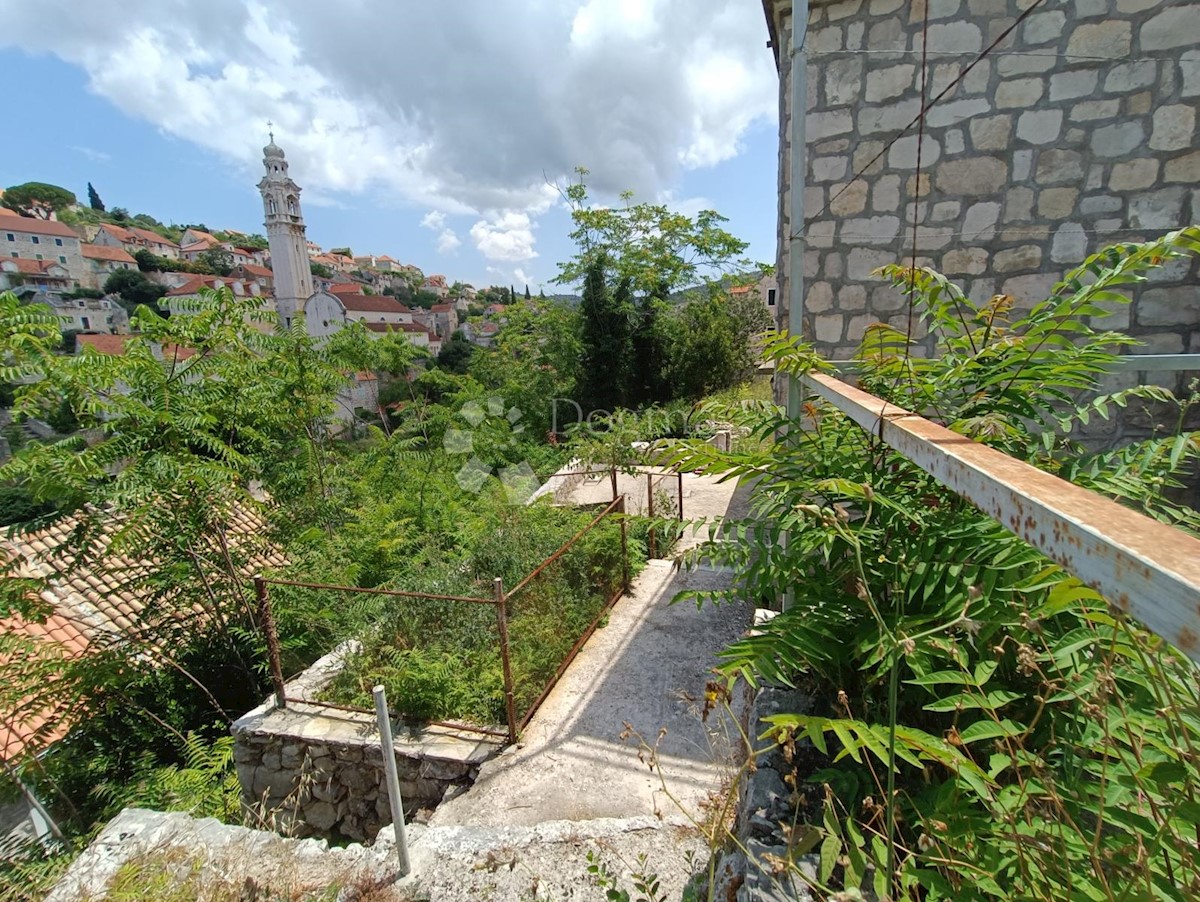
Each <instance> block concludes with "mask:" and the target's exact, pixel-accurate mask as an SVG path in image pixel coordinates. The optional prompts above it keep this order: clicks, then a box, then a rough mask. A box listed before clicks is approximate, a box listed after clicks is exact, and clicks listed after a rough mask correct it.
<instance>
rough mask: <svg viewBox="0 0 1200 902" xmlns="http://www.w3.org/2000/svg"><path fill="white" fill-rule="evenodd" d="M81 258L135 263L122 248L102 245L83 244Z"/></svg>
mask: <svg viewBox="0 0 1200 902" xmlns="http://www.w3.org/2000/svg"><path fill="white" fill-rule="evenodd" d="M82 251H83V256H84V257H86V258H87V259H89V260H111V261H113V262H114V263H136V262H137V261H136V260H134V259H133V257H131V256H129V254H128V253H126V251H125V249H124V248H122V247H108V246H107V245H104V244H85V245H84V246H83V248H82Z"/></svg>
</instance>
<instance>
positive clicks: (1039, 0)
mask: <svg viewBox="0 0 1200 902" xmlns="http://www.w3.org/2000/svg"><path fill="white" fill-rule="evenodd" d="M1045 2H1046V0H1034V2H1033V3H1032V4H1031V5H1030V6H1029V8H1028V9H1026V10H1025V11H1024V12H1023V13H1021V15H1019V16H1017V18H1016V19H1015V20H1014V21H1013V23H1012V24H1011V25H1009V26H1008V28H1006V29H1004V31H1002V32H1001V33H1000V36H999V37H997V38H996V40H994V41H992V43H991V44H990V45H989V46H988V47H986V48H985V49H984V50H983V52H982V53H980V54H979V55H978V56H976V57H975V59H973V60H971V62H970V64H968V65H967V66H966V67H965V68H964V69H963V70H962V72H960V73H959V74H958V77H957V78H955V79H954V80H953V81H951V82H950V84H948V85H946V87H945V88H943V89H942V91H941V93H939V94H938V95H937V96H936V97H934V98H933V99H932V100H930V101H928V102H925V103H923V105H922V107H921V110H920V112H918V113H917V115H915V116H913V118H912V121H911V122H909V123H908V125H906V126H904V128H902V129H901V130H900V131H899V132H897V133H896V134H895V135H894V136H893V137H892V139H891V140H890V141H888V142H887V143H886V144H885V145H883V149H882V150H880V151H879V153H877V154H875V156H873V157H872V158H871V160H870V162H868V163H867V164H866V165H865V166H863V167H861V168H859V169H858V170H857V171H856V172H855V173H854V175H853V176H852V177H851V179H850V181H848V182H846V184H845V185H843V186H842V188H841V190H840V191H838V193H837V194H835V195H833V197H831V198H829V200H828V201H826V203H825V205H824V206H823V207H821V209H820V210H818V211H817V213H816V214H815V215H813V216H811V217H809V218H808V219H807V220H805V222H804V223H803V224H802V226H806V225H808V223H810V222H812V221H813V220H815V219H818V218H819V217H820V216H822V215H823V214H824V213H825V211H826V210H828V209H829V207H830V206H831V205H832V204H833V203H834V201H836V200H837V199H838V198H839V197H841V196H842V194H844V193H845V192H846V190H847V189H849V187H850V186H851V185H853V184H854V183H855V182H857V181H858V180H859V179H860V178H862V176H863V173H864V172H866V171H867V170H868V169H870V168H871V167H872V166H874V165H875V164H876V163H877V162H878V161H879V160H881V159H882V158H883V155H884V154H885V153H887V152H888V150H889V149H891V147H892V145H894V144H895V143H896V142H897V141H899V140H900V139H901V138H903V137H904V136H905V135H906V134H908V130H909V129H911V128H912V127H913V126H914V125H916V124H917V123H918V122H924V119H925V116H926V115H927V114H928V113H929V111H930V110H932V109H933V108H934V107H935V106H937V104H938V103H939V102H940V101H941V100H942V98H944V97H945V96H946V95H947V94H949V93H950V92H951V91H953V90H954V89H955V88H956V87H957V86H958V85H959V84H961V83H962V81H963V79H965V78H966V77H967V75H969V74H970V72H971V70H972V69H974V68H975V67H976V66H978V65H979V64H980V63H981V62H982V61H983V60H984V59H985V58H987V57H988V56H989V55H990V54H991V52H992V51H993V50H995V49H996V47H998V46H999V45H1000V42H1001V41H1003V40H1004V39H1005V38H1006V37H1008V36H1009V35H1010V34H1012V33H1013V32H1014V31H1015V30H1016V29H1017V26H1019V25H1020V24H1021V23H1022V22H1024V21H1025V20H1026V19H1027V18H1029V16H1031V15H1032V14H1033V12H1034V11H1035V10H1036V9H1037V8H1038V7H1040V6H1041V5H1042V4H1043V3H1045ZM924 43H928V37H926V40H925V42H924ZM921 99H922V101H924V96H922V98H921ZM800 187H802V186H794V188H800ZM917 190H918V191H920V184H919V183H918V185H917ZM790 237H792V238H799V237H802V236H801V234H800V233H799V232H793V233H792V235H791V236H790Z"/></svg>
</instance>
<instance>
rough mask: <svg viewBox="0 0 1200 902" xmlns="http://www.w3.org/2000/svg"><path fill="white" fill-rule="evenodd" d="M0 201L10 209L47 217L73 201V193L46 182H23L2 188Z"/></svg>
mask: <svg viewBox="0 0 1200 902" xmlns="http://www.w3.org/2000/svg"><path fill="white" fill-rule="evenodd" d="M0 203H2V204H3V205H4V206H6V207H7V208H8V209H10V210H14V211H16V212H17V213H21V214H23V215H25V216H33V217H34V218H36V219H49V218H50V217H51V216H52V215H53V214H56V213H58V211H59V210H63V209H66V208H67V207H69V206H71V205H72V204H74V203H75V195H74V194H73V193H72V192H70V191H68V190H67V189H66V188H61V187H59V186H58V185H50V184H47V183H46V182H25V183H24V184H22V185H13V186H12V187H11V188H5V189H4V197H3V198H2V199H0Z"/></svg>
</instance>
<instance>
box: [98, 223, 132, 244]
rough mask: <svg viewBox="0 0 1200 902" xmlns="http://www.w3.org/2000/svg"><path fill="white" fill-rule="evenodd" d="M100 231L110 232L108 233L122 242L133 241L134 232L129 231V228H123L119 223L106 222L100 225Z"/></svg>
mask: <svg viewBox="0 0 1200 902" xmlns="http://www.w3.org/2000/svg"><path fill="white" fill-rule="evenodd" d="M100 231H101V232H108V234H110V235H112V236H113V237H114V238H116V239H117V240H118V241H120V242H122V243H124V242H130V243H132V242H133V233H132V232H131V231H129V229H126V228H122V227H121V226H119V225H113V224H112V223H111V222H106V223H104V225H102V226H100Z"/></svg>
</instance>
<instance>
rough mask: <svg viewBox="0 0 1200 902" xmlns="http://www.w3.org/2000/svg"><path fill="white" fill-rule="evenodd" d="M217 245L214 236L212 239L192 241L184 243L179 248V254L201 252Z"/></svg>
mask: <svg viewBox="0 0 1200 902" xmlns="http://www.w3.org/2000/svg"><path fill="white" fill-rule="evenodd" d="M217 246H218V245H217V241H216V239H215V238H214V239H213V240H212V241H193V242H192V243H191V244H185V245H183V246H182V247H181V248H179V252H180V253H181V254H202V253H204V252H205V251H207V250H211V249H212V248H214V247H217Z"/></svg>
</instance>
